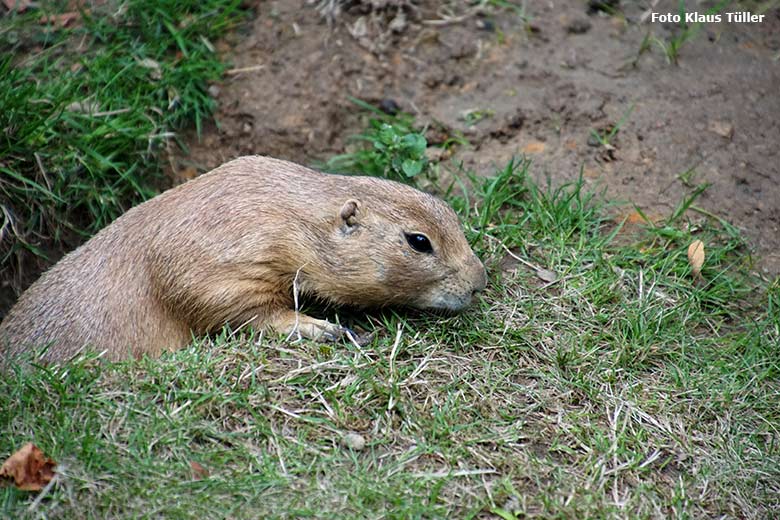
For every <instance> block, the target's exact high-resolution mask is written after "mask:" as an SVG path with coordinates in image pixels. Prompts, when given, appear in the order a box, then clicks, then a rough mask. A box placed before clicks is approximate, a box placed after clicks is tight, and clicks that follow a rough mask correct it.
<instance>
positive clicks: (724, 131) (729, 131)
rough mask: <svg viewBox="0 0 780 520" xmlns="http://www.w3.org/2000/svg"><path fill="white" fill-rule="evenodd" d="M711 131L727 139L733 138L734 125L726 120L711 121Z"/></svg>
mask: <svg viewBox="0 0 780 520" xmlns="http://www.w3.org/2000/svg"><path fill="white" fill-rule="evenodd" d="M710 131H711V132H714V133H716V134H718V135H719V136H721V137H725V138H726V139H731V137H732V136H733V135H734V127H733V126H732V125H730V124H728V123H726V122H724V121H711V122H710Z"/></svg>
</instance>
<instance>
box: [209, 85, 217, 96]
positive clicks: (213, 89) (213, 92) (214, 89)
mask: <svg viewBox="0 0 780 520" xmlns="http://www.w3.org/2000/svg"><path fill="white" fill-rule="evenodd" d="M219 93H220V88H219V87H218V86H217V85H211V86H210V87H209V96H211V97H213V98H215V97H217V96H219Z"/></svg>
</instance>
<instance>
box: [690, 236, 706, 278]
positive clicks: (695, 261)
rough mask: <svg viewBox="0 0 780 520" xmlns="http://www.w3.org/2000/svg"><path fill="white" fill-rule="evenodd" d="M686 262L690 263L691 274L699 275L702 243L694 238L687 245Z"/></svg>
mask: <svg viewBox="0 0 780 520" xmlns="http://www.w3.org/2000/svg"><path fill="white" fill-rule="evenodd" d="M688 263H689V264H691V272H692V273H693V276H697V277H698V276H701V267H702V266H703V265H704V243H703V242H702V241H701V240H694V241H693V242H691V245H689V246H688Z"/></svg>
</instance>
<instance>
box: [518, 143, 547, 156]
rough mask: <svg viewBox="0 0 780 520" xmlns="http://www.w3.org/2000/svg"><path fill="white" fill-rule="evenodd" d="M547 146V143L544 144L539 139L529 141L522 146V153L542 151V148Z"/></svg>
mask: <svg viewBox="0 0 780 520" xmlns="http://www.w3.org/2000/svg"><path fill="white" fill-rule="evenodd" d="M545 148H547V145H546V144H544V143H543V142H541V141H531V142H530V143H528V144H526V145H525V146H523V153H528V154H532V153H541V152H543V151H544V149H545Z"/></svg>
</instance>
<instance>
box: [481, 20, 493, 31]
mask: <svg viewBox="0 0 780 520" xmlns="http://www.w3.org/2000/svg"><path fill="white" fill-rule="evenodd" d="M477 29H481V30H483V31H487V32H495V31H496V24H495V23H493V20H477Z"/></svg>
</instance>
